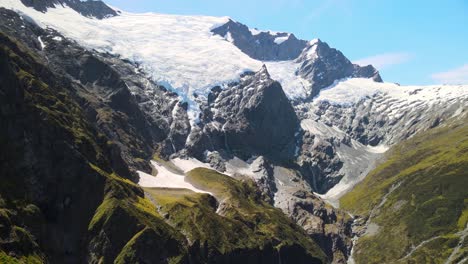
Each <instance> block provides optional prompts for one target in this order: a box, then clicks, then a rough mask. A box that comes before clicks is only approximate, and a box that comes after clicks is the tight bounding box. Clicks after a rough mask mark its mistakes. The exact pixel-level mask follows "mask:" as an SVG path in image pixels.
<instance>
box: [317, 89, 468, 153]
mask: <svg viewBox="0 0 468 264" xmlns="http://www.w3.org/2000/svg"><path fill="white" fill-rule="evenodd" d="M467 104H468V99H467V98H466V97H460V98H457V99H456V100H452V101H451V102H445V101H444V100H440V101H437V102H435V103H424V102H423V101H414V102H411V103H405V101H404V100H398V99H394V98H391V97H389V96H387V95H385V94H376V95H375V96H373V97H372V98H363V99H362V100H361V101H359V102H358V103H356V104H354V105H333V104H330V103H328V102H321V103H320V105H319V107H316V108H315V110H314V113H315V115H316V116H317V118H318V120H320V121H321V122H323V123H326V124H329V125H330V126H336V127H339V128H340V129H341V130H342V131H344V132H346V133H347V134H348V135H349V136H350V137H352V138H353V139H356V140H357V141H359V142H361V143H362V144H365V145H371V146H376V145H379V144H385V145H392V144H395V143H398V142H400V141H402V140H404V139H407V138H409V137H411V136H412V135H414V134H415V133H417V132H420V131H424V130H427V129H429V128H433V127H436V126H439V125H440V124H441V123H442V122H443V121H444V120H447V119H449V118H450V117H452V116H453V115H457V113H461V112H462V111H464V108H465V106H466V105H467ZM395 105H400V107H399V109H398V114H392V112H395V113H396V109H395ZM415 109H416V110H417V111H415Z"/></svg>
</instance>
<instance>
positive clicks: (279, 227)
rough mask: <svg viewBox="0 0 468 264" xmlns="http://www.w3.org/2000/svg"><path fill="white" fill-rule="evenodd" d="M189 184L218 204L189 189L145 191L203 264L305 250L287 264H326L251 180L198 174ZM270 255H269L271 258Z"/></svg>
mask: <svg viewBox="0 0 468 264" xmlns="http://www.w3.org/2000/svg"><path fill="white" fill-rule="evenodd" d="M186 180H187V181H188V182H190V183H192V184H193V185H194V186H196V187H197V188H199V189H202V190H205V191H208V192H211V193H213V195H214V196H215V197H216V199H215V198H213V197H212V196H211V195H208V194H203V193H195V192H192V191H190V190H185V189H165V188H146V189H145V191H146V192H147V193H148V194H150V196H151V197H152V199H153V200H154V201H155V203H156V205H157V206H158V208H159V212H160V214H161V215H162V216H163V217H164V218H165V219H166V221H167V222H168V223H170V224H171V225H172V226H174V227H175V228H176V229H177V230H180V231H181V232H182V233H184V234H186V235H187V238H188V239H189V242H191V243H195V247H199V248H201V249H202V251H201V252H202V253H203V254H202V255H201V256H199V258H200V260H202V261H203V258H204V257H205V258H206V257H208V258H209V259H212V260H216V259H218V261H221V259H222V258H223V256H224V258H225V257H226V256H229V258H231V259H237V260H242V258H243V257H244V256H243V255H247V253H248V252H250V253H249V254H251V257H250V258H252V256H256V257H257V259H258V261H262V262H268V261H267V258H268V257H270V258H271V257H272V256H277V258H280V257H281V256H280V255H281V254H278V253H275V252H280V253H281V252H283V251H284V252H287V251H288V250H293V249H294V250H296V249H300V250H298V251H297V253H296V256H295V257H297V259H296V260H294V261H293V259H294V257H292V256H289V258H292V259H288V260H286V261H287V262H291V263H292V262H295V263H302V262H307V261H309V263H320V262H325V261H326V256H325V255H324V253H323V252H322V251H321V250H320V248H319V247H318V246H317V245H316V244H315V243H314V242H313V241H312V240H311V239H310V238H309V237H308V236H307V234H306V233H305V232H304V230H302V229H301V228H300V227H299V226H297V225H296V224H294V223H293V222H292V221H291V220H290V219H288V218H287V217H286V216H285V215H284V214H283V213H282V212H281V210H279V209H277V208H274V207H273V206H271V205H269V204H267V203H266V202H264V201H263V200H262V199H261V198H260V197H259V194H258V191H257V189H256V186H255V185H254V183H253V182H252V181H251V180H250V179H234V178H232V177H229V176H226V175H223V174H220V173H218V172H216V171H213V170H210V169H205V168H197V169H194V170H192V171H190V172H188V173H187V176H186ZM255 251H256V253H255ZM262 251H263V252H262ZM265 252H270V256H268V255H267V254H265ZM262 254H263V255H264V256H262ZM246 259H248V258H246ZM204 261H206V259H205V260H204ZM275 261H277V260H276V259H275ZM283 261H285V259H283Z"/></svg>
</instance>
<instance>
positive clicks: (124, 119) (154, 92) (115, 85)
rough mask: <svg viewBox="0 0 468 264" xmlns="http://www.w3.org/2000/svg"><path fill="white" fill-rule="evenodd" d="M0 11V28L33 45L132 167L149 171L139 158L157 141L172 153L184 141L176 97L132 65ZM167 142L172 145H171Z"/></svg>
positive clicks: (149, 153)
mask: <svg viewBox="0 0 468 264" xmlns="http://www.w3.org/2000/svg"><path fill="white" fill-rule="evenodd" d="M2 15H3V16H4V17H5V19H1V20H0V28H1V29H2V31H4V32H7V33H8V34H11V35H12V36H15V37H16V38H18V39H20V40H21V41H22V42H23V43H25V44H27V45H28V46H29V47H31V48H32V49H34V50H37V52H38V53H39V54H40V55H41V56H44V57H43V58H42V59H43V61H44V63H46V64H48V67H49V68H50V69H51V70H52V71H54V72H55V73H57V74H59V75H61V76H63V77H64V78H67V79H68V80H69V82H70V84H69V87H70V89H71V91H72V94H73V96H76V100H77V102H78V103H79V104H80V106H81V107H82V108H83V109H84V111H85V113H86V116H87V118H88V119H89V121H90V122H92V123H94V124H96V125H97V126H98V127H99V129H100V130H101V132H102V133H104V134H105V135H106V136H107V137H108V138H109V139H110V142H109V143H110V144H112V145H113V147H112V148H113V149H115V151H113V153H115V152H120V151H121V152H122V156H123V158H124V159H125V161H126V163H127V164H129V165H130V166H131V167H132V168H136V169H143V170H146V171H151V169H150V168H149V166H148V165H147V163H146V162H145V160H148V159H149V158H150V157H151V156H152V154H153V153H154V150H155V148H156V147H157V145H163V146H166V145H168V146H170V151H171V153H173V152H176V151H178V150H180V149H181V148H182V147H181V146H180V145H182V146H183V145H184V144H185V139H186V137H187V135H188V133H189V132H190V126H189V125H188V117H187V113H186V111H185V110H184V109H182V107H179V105H180V103H179V99H178V97H177V96H176V95H175V94H174V93H172V92H169V91H167V90H166V89H165V88H164V87H162V86H159V85H157V84H155V83H154V82H152V81H151V80H150V79H149V78H148V77H147V76H145V75H144V74H143V73H140V72H138V71H136V70H135V68H138V66H137V65H133V64H131V63H129V62H126V61H123V60H121V59H119V58H117V57H115V56H112V55H109V54H101V53H97V52H94V51H88V50H85V49H84V48H83V47H81V46H79V45H78V44H77V43H76V42H74V41H70V40H68V39H66V38H65V37H63V36H62V35H60V34H59V33H58V32H56V31H53V30H51V29H47V30H43V29H41V28H39V27H36V26H34V25H33V24H31V23H29V22H26V21H25V20H22V19H20V18H19V17H18V16H17V15H16V14H15V13H13V12H10V11H6V10H5V12H2ZM7 21H8V23H7ZM32 36H33V37H32ZM38 38H40V39H41V41H42V42H43V43H44V45H45V47H44V48H42V46H41V44H40V43H39V41H38ZM176 114H177V115H176ZM166 142H169V143H166ZM171 142H175V143H171ZM173 145H175V146H178V149H172V146H173ZM116 165H117V164H116Z"/></svg>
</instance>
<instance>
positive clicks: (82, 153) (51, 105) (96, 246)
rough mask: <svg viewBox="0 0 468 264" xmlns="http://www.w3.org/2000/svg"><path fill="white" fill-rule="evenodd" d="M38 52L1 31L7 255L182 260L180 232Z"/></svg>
mask: <svg viewBox="0 0 468 264" xmlns="http://www.w3.org/2000/svg"><path fill="white" fill-rule="evenodd" d="M41 61H42V60H41V58H40V57H39V56H38V55H37V54H35V53H34V52H33V51H32V50H31V49H29V48H27V47H25V46H24V45H23V44H21V43H19V42H18V41H16V40H15V39H13V38H11V37H9V36H7V35H5V34H3V33H1V32H0V105H1V106H2V107H1V108H0V127H2V129H1V130H0V148H1V149H2V151H1V152H0V175H1V177H0V180H1V184H0V263H88V262H90V263H114V262H117V263H166V262H177V263H184V262H185V256H186V255H187V254H188V251H187V248H186V246H185V245H186V242H185V238H184V237H183V235H182V234H180V233H178V232H177V231H175V230H174V229H173V228H172V227H171V226H169V225H168V224H167V223H165V222H164V221H163V220H162V219H161V217H160V216H159V215H158V214H157V213H156V209H155V207H154V206H153V205H152V204H151V203H150V201H148V200H146V199H145V198H144V193H143V190H142V189H140V188H139V187H138V186H136V185H135V184H133V183H132V182H131V181H129V180H128V179H127V178H128V176H129V175H120V176H119V175H117V174H116V173H115V171H116V170H115V169H114V167H113V166H112V164H115V163H116V162H119V161H122V160H121V159H118V160H114V162H113V160H111V156H112V155H110V152H111V151H110V148H109V144H108V143H107V142H108V139H107V138H106V137H105V136H103V135H102V134H100V133H99V132H98V129H97V128H96V127H95V126H94V125H93V124H92V123H91V122H89V120H88V119H87V118H86V116H85V114H84V113H83V110H82V108H81V107H80V106H79V104H78V103H77V102H76V100H77V99H76V98H75V96H74V94H73V89H72V88H71V87H70V85H71V84H70V83H69V82H68V81H67V80H66V79H64V78H62V77H61V76H57V75H55V74H54V73H52V72H51V71H50V70H49V69H48V68H47V67H46V66H45V65H44V64H43V63H42V62H41ZM113 157H116V155H114V156H113ZM116 158H118V157H116ZM123 171H125V170H123ZM126 171H128V169H127V170H126ZM121 176H127V178H122V177H121ZM143 231H144V232H143ZM142 232H143V235H142ZM148 241H150V242H152V244H151V243H147V242H148ZM148 252H150V253H151V254H148Z"/></svg>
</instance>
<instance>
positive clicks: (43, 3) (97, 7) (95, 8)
mask: <svg viewBox="0 0 468 264" xmlns="http://www.w3.org/2000/svg"><path fill="white" fill-rule="evenodd" d="M21 2H22V3H23V4H24V5H25V6H29V7H32V8H34V9H36V10H37V11H41V12H47V10H48V9H49V8H55V7H56V6H57V5H61V6H68V7H70V8H72V9H73V10H75V11H76V12H78V13H80V14H81V15H83V16H86V17H95V18H97V19H104V18H108V17H113V16H117V15H118V13H119V11H116V10H114V9H112V8H111V7H109V6H108V5H106V4H105V3H104V2H102V1H100V0H97V1H94V0H88V1H81V0H21Z"/></svg>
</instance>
